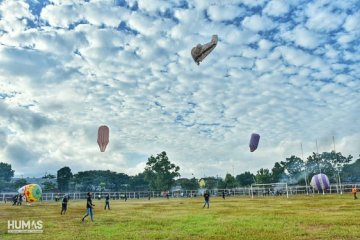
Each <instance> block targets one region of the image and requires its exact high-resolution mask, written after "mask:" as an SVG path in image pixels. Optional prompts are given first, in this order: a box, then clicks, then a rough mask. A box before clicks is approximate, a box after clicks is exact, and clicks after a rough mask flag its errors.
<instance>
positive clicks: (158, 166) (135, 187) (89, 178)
mask: <svg viewBox="0 0 360 240" xmlns="http://www.w3.org/2000/svg"><path fill="white" fill-rule="evenodd" d="M352 161H353V156H351V155H348V156H343V155H342V154H341V152H334V151H332V152H323V153H321V154H317V153H312V155H310V156H308V157H307V158H306V161H304V160H303V159H301V158H299V157H297V156H295V155H292V156H290V157H288V158H286V159H285V161H280V162H275V164H274V166H273V167H272V168H271V169H268V168H260V169H259V170H258V171H257V172H256V174H253V173H251V172H249V171H245V172H243V173H241V174H238V175H236V176H232V175H231V174H229V173H227V174H226V175H225V177H224V178H219V177H204V178H203V182H204V186H202V187H205V188H207V189H214V188H218V189H226V188H235V187H244V186H250V185H251V184H253V183H274V182H286V183H288V184H301V185H305V179H306V181H307V182H308V183H309V181H310V179H311V177H312V176H313V175H315V174H318V173H324V174H326V175H327V176H328V177H329V179H330V181H331V182H333V183H336V182H337V181H338V180H339V179H341V181H342V182H347V183H354V182H360V155H359V158H358V159H357V160H356V161H354V162H353V163H351V162H352ZM14 172H15V171H14V170H12V168H11V165H10V164H7V163H0V191H11V190H12V191H13V190H16V189H17V188H19V187H21V186H23V185H25V184H27V182H26V179H19V180H17V181H16V182H15V183H10V180H11V178H12V177H13V176H14ZM179 177H180V167H179V166H176V165H175V164H174V163H171V162H170V160H169V158H168V156H167V154H166V152H165V151H163V152H161V153H159V154H157V155H156V156H153V155H151V156H150V157H149V158H148V161H147V163H146V167H145V169H144V171H143V172H141V173H139V174H137V175H134V176H129V175H127V174H125V173H117V172H114V171H110V170H106V171H104V170H89V171H81V172H78V173H75V174H73V173H72V171H71V169H70V167H68V166H65V167H63V168H61V169H59V170H58V171H57V173H56V176H55V175H52V174H45V176H43V177H42V178H44V179H45V181H44V183H43V185H44V189H43V190H44V191H59V192H68V191H168V190H170V189H171V187H173V186H176V185H178V186H181V188H182V189H187V190H197V189H198V188H199V180H200V179H197V178H195V177H193V178H190V179H188V178H179ZM55 178H56V182H57V186H56V185H55V184H54V183H53V182H52V181H46V179H55ZM176 178H178V179H177V180H175V179H176Z"/></svg>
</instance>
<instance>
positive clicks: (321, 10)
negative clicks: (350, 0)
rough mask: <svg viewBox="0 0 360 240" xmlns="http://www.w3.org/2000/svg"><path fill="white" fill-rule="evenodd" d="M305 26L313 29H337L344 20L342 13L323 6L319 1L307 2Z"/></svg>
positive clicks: (325, 30)
mask: <svg viewBox="0 0 360 240" xmlns="http://www.w3.org/2000/svg"><path fill="white" fill-rule="evenodd" d="M306 15H307V17H308V20H307V22H306V26H307V27H308V28H309V29H311V30H315V31H319V32H323V31H324V32H327V31H332V30H336V29H338V28H339V27H340V26H341V25H342V24H343V22H344V20H345V17H346V15H345V14H344V13H335V12H334V11H332V9H330V7H329V8H326V7H323V6H322V4H321V2H314V3H311V4H308V6H307V10H306Z"/></svg>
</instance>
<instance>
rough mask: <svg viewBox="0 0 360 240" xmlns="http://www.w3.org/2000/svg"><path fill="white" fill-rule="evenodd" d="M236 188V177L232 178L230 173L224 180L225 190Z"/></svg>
mask: <svg viewBox="0 0 360 240" xmlns="http://www.w3.org/2000/svg"><path fill="white" fill-rule="evenodd" d="M234 187H236V180H235V177H234V176H232V175H231V174H230V173H227V174H226V175H225V179H224V188H234Z"/></svg>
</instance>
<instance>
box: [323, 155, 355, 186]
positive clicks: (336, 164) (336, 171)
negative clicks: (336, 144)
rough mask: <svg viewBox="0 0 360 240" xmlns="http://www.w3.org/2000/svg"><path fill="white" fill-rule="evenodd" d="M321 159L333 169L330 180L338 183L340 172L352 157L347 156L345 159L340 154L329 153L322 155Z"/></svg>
mask: <svg viewBox="0 0 360 240" xmlns="http://www.w3.org/2000/svg"><path fill="white" fill-rule="evenodd" d="M322 155H323V158H324V159H325V160H326V161H328V162H330V164H331V166H332V168H333V174H332V179H333V180H335V181H338V180H339V178H340V172H341V171H342V169H343V168H344V166H345V164H348V163H349V162H351V160H352V158H353V156H351V155H349V156H348V157H345V156H343V155H342V154H341V152H335V151H331V152H330V153H323V154H322Z"/></svg>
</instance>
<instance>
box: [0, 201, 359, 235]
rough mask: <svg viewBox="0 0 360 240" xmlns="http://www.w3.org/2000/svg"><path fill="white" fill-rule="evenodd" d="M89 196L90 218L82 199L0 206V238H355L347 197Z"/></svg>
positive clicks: (355, 219)
mask: <svg viewBox="0 0 360 240" xmlns="http://www.w3.org/2000/svg"><path fill="white" fill-rule="evenodd" d="M202 200H203V199H202V198H200V197H198V198H192V199H190V198H178V199H151V200H150V201H148V200H147V199H146V200H142V199H140V200H128V201H127V202H124V201H120V200H113V201H111V202H110V206H111V210H110V211H108V210H106V211H105V210H104V209H103V207H104V200H100V201H99V200H94V204H95V205H96V206H95V209H94V220H95V221H94V222H91V221H90V218H87V219H86V220H85V222H84V223H82V222H81V217H82V216H83V214H84V213H85V205H86V201H85V200H78V201H70V202H69V206H68V212H67V213H66V215H60V209H61V206H60V205H61V203H55V202H39V203H35V204H33V205H31V206H26V205H23V206H11V203H7V204H4V203H1V204H0V219H1V221H0V239H22V240H24V239H36V240H41V239H66V240H72V239H266V240H270V239H360V228H359V225H360V222H359V220H360V219H359V214H360V200H353V199H352V195H350V194H346V195H336V194H334V195H315V196H312V195H309V196H292V197H290V198H289V199H286V198H284V197H257V198H254V199H251V198H248V197H229V198H227V199H226V200H223V199H222V198H220V197H212V198H211V199H210V208H209V209H207V208H205V209H203V208H202V204H203V201H202ZM8 220H26V221H27V220H41V221H43V233H38V234H11V233H7V227H8V226H7V224H8Z"/></svg>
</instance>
